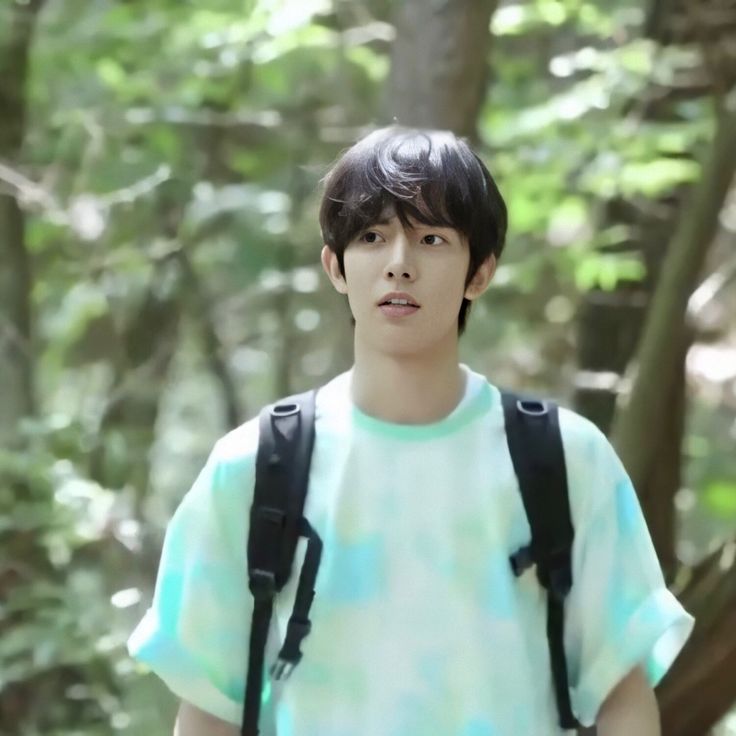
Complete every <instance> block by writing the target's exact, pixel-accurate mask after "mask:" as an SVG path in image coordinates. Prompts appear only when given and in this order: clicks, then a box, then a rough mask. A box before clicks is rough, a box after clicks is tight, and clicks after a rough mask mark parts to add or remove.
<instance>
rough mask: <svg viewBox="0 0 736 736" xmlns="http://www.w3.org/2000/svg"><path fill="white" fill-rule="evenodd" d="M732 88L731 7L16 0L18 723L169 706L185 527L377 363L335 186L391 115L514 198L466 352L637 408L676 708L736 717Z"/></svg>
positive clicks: (525, 377) (673, 2) (57, 730)
mask: <svg viewBox="0 0 736 736" xmlns="http://www.w3.org/2000/svg"><path fill="white" fill-rule="evenodd" d="M735 85H736V4H735V3H734V2H733V0H699V1H697V2H696V0H630V1H629V2H625V1H619V0H528V1H521V2H516V1H514V0H510V1H507V0H501V1H498V2H497V1H496V0H405V1H404V2H399V1H398V0H353V1H347V0H270V1H269V0H207V2H194V1H193V0H149V2H146V3H143V2H139V1H136V0H45V1H44V0H0V392H1V400H0V734H3V735H6V734H13V735H15V734H22V735H23V736H34V735H35V734H43V735H44V736H46V735H48V734H59V735H63V736H72V735H74V736H98V735H102V734H124V735H125V736H138V735H139V734H141V735H143V734H145V735H146V736H163V735H164V734H170V733H171V729H172V724H173V717H174V711H175V708H176V703H175V701H174V699H173V697H172V696H171V695H169V693H168V692H167V691H166V690H165V688H164V687H163V686H162V685H161V684H160V683H159V682H158V680H157V679H156V678H155V677H154V676H152V675H150V674H147V673H146V672H145V671H143V670H142V669H140V668H139V667H138V666H137V665H136V664H135V663H134V662H132V661H131V660H130V659H129V657H128V656H127V654H126V651H125V647H124V643H125V640H126V638H127V636H128V634H129V633H130V630H131V629H132V627H133V625H134V624H135V622H137V620H138V619H139V618H140V616H141V615H142V612H143V610H144V609H145V608H146V607H147V605H148V602H149V601H150V597H151V592H152V585H153V581H154V576H155V573H156V567H157V563H158V555H159V552H160V547H161V542H162V538H163V533H164V530H165V526H166V523H167V521H168V519H169V518H170V516H171V514H172V512H173V510H174V508H175V507H176V505H177V504H178V502H179V500H180V499H181V497H182V496H183V494H184V493H185V492H186V490H187V489H188V488H189V486H190V484H191V483H192V481H193V479H194V477H195V475H196V473H197V472H198V470H199V468H200V467H201V465H202V463H203V461H204V459H205V457H206V456H207V454H208V452H209V450H210V448H211V447H212V445H213V443H214V441H215V440H216V439H217V437H219V436H220V435H222V434H223V433H224V432H226V431H227V430H228V429H230V428H232V427H234V426H236V425H237V424H239V423H241V422H243V421H245V420H246V419H248V418H250V417H252V416H254V415H255V414H256V413H257V411H258V409H259V408H260V407H261V406H262V405H263V404H264V403H266V402H268V401H271V400H273V399H275V398H277V397H279V396H282V395H285V394H288V393H290V392H294V391H299V390H304V389H307V388H309V387H313V386H317V385H320V384H321V383H323V382H325V381H326V380H327V379H329V378H331V377H332V376H334V375H336V374H337V373H339V372H341V371H343V370H345V369H347V368H348V367H349V366H350V364H351V362H352V338H351V334H352V332H351V329H352V328H351V326H350V322H349V312H348V307H347V304H346V302H345V301H344V299H343V297H340V296H339V295H337V294H336V293H335V292H334V291H333V289H332V287H331V286H330V285H329V283H328V281H327V279H326V277H325V276H324V274H323V273H322V272H321V269H320V267H319V250H320V247H321V240H320V233H319V228H318V225H317V213H316V208H317V205H318V201H319V195H320V189H319V180H320V178H321V177H322V176H323V175H324V173H325V172H326V170H327V168H328V166H329V164H330V163H331V162H332V161H334V159H335V157H336V156H337V155H338V154H339V153H340V152H341V151H342V150H344V149H345V148H346V147H347V146H349V145H350V144H351V143H352V142H354V141H355V139H356V138H358V137H359V136H360V135H362V134H364V133H365V132H368V130H369V129H370V128H371V127H373V126H376V125H382V124H387V123H390V122H392V121H393V120H398V122H400V123H403V124H407V125H420V126H427V127H439V128H449V129H452V130H454V131H456V132H457V133H459V134H461V135H464V136H467V137H468V138H469V139H470V141H471V142H472V143H473V144H474V145H475V146H476V147H477V150H478V151H479V153H480V154H481V155H482V157H483V158H484V160H485V161H486V163H487V164H488V166H489V168H490V170H491V172H492V173H493V174H494V176H495V177H496V178H497V180H498V182H499V185H500V188H501V190H502V192H503V194H504V196H505V197H506V199H507V201H508V204H509V209H510V233H509V239H508V244H507V247H506V251H505V253H504V255H503V257H502V259H501V261H500V267H499V269H498V273H497V277H496V278H495V280H494V282H493V284H492V285H491V288H490V289H489V290H488V292H487V293H486V294H485V295H484V297H483V298H482V299H481V300H480V301H479V302H476V304H475V307H474V310H473V312H472V314H471V316H470V321H469V326H468V330H467V332H466V334H465V335H464V336H463V337H462V339H461V349H462V359H463V361H464V362H467V363H469V364H470V365H471V366H472V367H473V368H474V369H475V370H477V371H479V372H483V373H485V374H486V375H487V376H488V377H489V379H490V380H491V381H492V382H494V383H495V384H496V385H500V386H504V387H509V388H517V389H522V390H527V391H529V392H536V393H538V394H544V395H547V396H551V397H553V398H556V399H558V400H559V401H561V402H562V403H564V404H565V405H567V406H570V407H572V408H574V409H576V410H577V411H579V412H581V413H582V414H584V415H586V416H588V417H589V418H591V419H592V420H593V421H594V422H595V423H596V424H597V425H598V426H600V427H601V428H602V429H603V430H604V431H605V432H606V433H607V434H609V436H610V437H611V438H612V441H613V442H614V444H615V446H616V448H617V449H618V451H619V453H620V455H621V457H622V459H623V460H624V462H625V464H626V466H627V468H628V470H629V472H630V474H631V475H632V478H633V480H634V482H635V485H636V487H637V490H638V493H639V496H640V498H641V502H642V506H643V508H644V510H645V513H646V516H647V520H648V522H649V525H650V529H651V531H652V535H653V538H654V540H655V544H656V547H657V552H658V554H659V557H660V560H661V562H662V566H663V568H664V570H665V572H666V576H667V580H668V584H669V585H670V586H671V588H672V589H673V590H674V591H675V593H676V594H677V595H678V597H679V598H680V599H681V600H682V602H683V603H684V605H685V606H686V608H687V609H688V610H689V611H690V612H691V613H693V614H694V615H695V616H696V618H697V626H696V629H695V632H694V634H693V636H692V637H691V640H690V642H689V644H688V646H687V647H686V649H685V651H684V653H683V654H682V655H681V656H680V658H679V659H678V661H677V663H676V666H675V667H674V668H673V670H672V671H671V672H670V674H669V675H668V676H667V678H666V679H665V681H664V682H663V684H662V685H661V687H659V688H658V697H659V700H660V707H661V710H662V718H663V724H664V725H663V733H664V734H666V735H667V736H704V735H705V734H710V735H711V736H726V735H727V734H729V735H731V734H736V713H734V711H733V708H734V705H735V704H736V566H735V565H734V559H735V558H736V452H734V449H735V448H736V191H735V189H736V188H735V187H734V170H735V169H736V87H735ZM245 574H246V573H245V567H244V577H243V580H244V584H245ZM244 666H245V663H244ZM729 711H730V712H731V713H732V715H731V716H730V718H729Z"/></svg>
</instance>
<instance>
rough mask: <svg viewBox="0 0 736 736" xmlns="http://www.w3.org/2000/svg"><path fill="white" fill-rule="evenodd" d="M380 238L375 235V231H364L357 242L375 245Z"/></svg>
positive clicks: (377, 234)
mask: <svg viewBox="0 0 736 736" xmlns="http://www.w3.org/2000/svg"><path fill="white" fill-rule="evenodd" d="M380 238H381V235H380V234H379V233H377V232H376V231H375V230H366V232H364V233H363V234H362V235H361V236H360V237H359V238H358V240H359V241H360V242H361V243H377V242H378V241H379V240H380Z"/></svg>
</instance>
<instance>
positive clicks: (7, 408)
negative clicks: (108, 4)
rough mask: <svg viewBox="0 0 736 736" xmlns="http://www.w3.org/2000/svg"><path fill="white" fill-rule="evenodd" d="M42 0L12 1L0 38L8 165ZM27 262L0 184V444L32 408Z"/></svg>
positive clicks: (10, 201)
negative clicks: (23, 2)
mask: <svg viewBox="0 0 736 736" xmlns="http://www.w3.org/2000/svg"><path fill="white" fill-rule="evenodd" d="M42 5H43V0H30V2H28V3H26V4H25V5H22V4H20V3H15V4H14V5H13V6H12V8H11V9H9V10H7V11H4V14H7V16H8V17H9V22H8V24H7V25H6V26H5V33H3V37H2V39H1V41H0V43H1V45H0V161H3V162H5V163H6V164H8V165H10V166H14V165H16V164H17V163H18V161H19V160H20V150H21V146H22V144H23V139H24V137H25V129H26V111H27V106H28V105H27V99H26V81H27V77H28V59H29V53H30V48H31V42H32V38H33V29H34V27H35V21H36V17H37V16H38V13H39V11H40V9H41V6H42ZM31 288H32V276H31V264H30V259H29V256H28V251H27V250H26V242H25V219H24V215H23V211H22V210H21V207H20V205H19V203H18V198H17V195H16V193H15V192H13V191H4V190H1V189H0V385H1V386H2V387H3V400H2V401H1V402H0V445H2V446H4V447H9V446H13V445H15V444H17V443H18V441H19V440H18V434H17V432H18V422H19V421H20V419H22V418H23V417H24V416H28V415H30V414H32V413H33V411H34V390H33V367H34V366H33V353H32V347H31V345H32V342H31Z"/></svg>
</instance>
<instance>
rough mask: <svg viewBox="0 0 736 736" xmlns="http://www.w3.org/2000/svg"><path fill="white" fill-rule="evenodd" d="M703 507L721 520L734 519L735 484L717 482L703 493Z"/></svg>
mask: <svg viewBox="0 0 736 736" xmlns="http://www.w3.org/2000/svg"><path fill="white" fill-rule="evenodd" d="M703 501H704V503H705V505H706V506H707V507H708V509H710V510H711V511H712V512H713V513H714V514H715V515H716V516H719V517H721V518H722V519H736V483H734V482H733V481H730V480H717V481H713V482H712V483H710V484H709V485H708V486H706V488H705V490H704V491H703Z"/></svg>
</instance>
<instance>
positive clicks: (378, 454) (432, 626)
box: [129, 365, 693, 736]
mask: <svg viewBox="0 0 736 736" xmlns="http://www.w3.org/2000/svg"><path fill="white" fill-rule="evenodd" d="M461 367H462V370H463V371H464V373H465V374H466V379H467V380H466V389H465V394H464V397H463V398H462V400H461V401H460V403H459V404H458V406H457V407H456V408H455V409H454V410H453V411H452V412H451V413H450V414H449V415H448V416H446V417H445V418H444V419H442V420H440V421H437V422H435V423H431V424H423V425H408V424H395V423H389V422H385V421H382V420H379V419H376V418H374V417H370V416H368V415H366V414H364V413H363V412H361V411H360V410H359V409H358V408H357V406H355V405H354V404H353V403H352V400H351V391H350V386H351V383H350V382H351V377H352V371H348V372H346V373H343V374H341V375H339V376H337V377H336V378H334V379H333V380H331V381H330V382H329V383H327V384H326V385H325V386H323V387H322V388H321V389H320V391H319V392H318V394H317V414H316V439H315V447H314V454H313V458H312V466H311V471H310V478H309V493H308V497H307V502H306V509H305V515H306V517H307V518H308V520H309V521H310V522H311V524H312V526H313V527H314V529H315V530H316V531H317V533H318V534H319V535H320V537H321V538H322V540H323V542H324V552H323V556H322V564H321V566H320V570H319V575H318V577H317V583H316V586H315V588H316V595H315V599H314V604H313V606H312V612H311V619H312V623H313V626H312V632H311V634H310V635H309V636H308V637H307V638H306V639H305V640H304V643H303V645H302V650H303V652H304V658H303V659H302V661H301V663H300V664H299V666H298V667H297V668H296V669H295V670H294V672H293V674H292V675H291V677H290V679H288V680H286V681H285V682H267V684H266V687H265V689H264V692H263V709H262V716H261V728H262V733H263V734H264V736H272V735H273V734H277V736H345V735H346V734H350V736H377V734H380V736H517V735H518V736H529V734H539V735H547V734H550V735H552V734H560V733H564V732H563V731H562V730H561V729H560V728H559V726H558V725H557V723H558V718H557V710H556V704H555V699H554V692H553V685H552V679H551V670H550V663H549V653H548V648H547V637H546V597H545V593H544V592H543V590H542V589H541V588H540V586H539V584H538V582H537V579H536V577H535V572H534V569H533V568H530V569H529V570H527V571H526V572H525V573H524V574H523V575H522V576H521V577H519V578H516V577H515V576H514V574H513V572H512V570H511V567H510V564H509V556H510V555H511V554H512V553H513V552H515V551H516V550H518V549H519V548H520V547H522V546H524V545H526V544H527V543H528V542H529V539H530V531H529V525H528V522H527V519H526V516H525V514H524V509H523V506H522V502H521V497H520V495H519V489H518V484H517V481H516V477H515V475H514V470H513V467H512V464H511V458H510V456H509V452H508V447H507V444H506V437H505V433H504V418H503V410H502V406H501V400H500V394H499V391H498V389H497V388H496V387H495V386H493V385H492V384H490V383H489V382H488V381H487V380H486V378H485V377H484V376H482V375H480V374H478V373H476V372H474V371H472V370H470V369H469V368H468V367H467V366H465V365H461ZM560 426H561V430H562V436H563V446H564V451H565V457H566V463H567V469H568V478H569V493H570V503H571V511H572V517H573V523H574V526H575V530H576V533H575V544H574V549H573V575H574V586H573V589H572V592H571V594H570V596H569V598H568V601H567V604H566V624H565V649H566V656H567V662H568V669H569V676H570V695H571V702H572V706H573V710H574V712H575V714H576V715H577V717H578V719H579V720H580V722H581V723H582V724H584V725H591V724H592V723H594V721H595V717H596V713H597V711H598V708H599V707H600V705H601V703H602V702H603V700H604V699H605V697H606V695H607V694H608V693H609V692H610V691H611V689H612V688H613V687H614V685H615V684H616V683H617V682H618V681H619V680H620V679H621V678H622V677H624V676H625V675H626V674H627V673H628V672H629V671H630V670H631V669H632V668H633V667H634V666H635V665H637V664H639V665H641V666H642V668H643V670H644V672H645V673H646V675H647V677H648V679H649V682H650V683H651V684H653V685H654V684H656V683H657V682H658V681H659V680H660V679H661V677H662V676H663V675H664V673H665V672H666V671H667V669H668V668H669V667H670V665H671V663H672V661H673V660H674V659H675V657H676V656H677V654H678V652H679V651H680V649H681V648H682V646H683V644H684V643H685V641H686V639H687V637H688V636H689V634H690V632H691V629H692V626H693V619H692V618H691V617H690V616H689V615H688V614H687V613H686V612H685V611H684V610H683V608H682V607H681V606H680V604H679V603H678V601H677V600H676V599H675V597H674V596H673V595H672V594H671V593H670V592H669V591H668V589H667V587H666V586H665V583H664V580H663V578H662V573H661V571H660V567H659V565H658V562H657V558H656V555H655V551H654V548H653V546H652V542H651V539H650V536H649V533H648V531H647V527H646V525H645V522H644V519H643V517H642V513H641V510H640V506H639V503H638V501H637V497H636V494H635V492H634V489H633V488H632V485H631V482H630V480H629V478H628V476H627V474H626V472H625V470H624V468H623V466H622V464H621V462H620V460H619V459H618V457H617V456H616V454H615V452H614V450H613V449H612V447H611V445H610V444H609V442H608V440H607V439H606V437H605V436H604V435H603V434H602V433H601V432H600V431H599V430H598V429H597V428H596V427H595V426H594V425H593V424H592V423H591V422H590V421H588V420H587V419H585V418H583V417H581V416H580V415H578V414H576V413H574V412H572V411H570V410H567V409H564V408H561V409H560ZM257 444H258V420H257V418H254V419H252V420H251V421H248V422H246V423H245V424H243V425H242V426H240V427H238V428H237V429H235V430H233V431H232V432H230V433H229V434H227V435H225V436H224V437H223V438H222V439H220V440H219V441H218V442H217V443H216V445H215V447H214V449H213V451H212V453H211V456H210V458H209V460H208V461H207V463H206V465H205V467H204V469H203V470H202V471H201V473H200V475H199V477H198V478H197V480H196V481H195V483H194V485H193V487H192V488H191V490H190V491H189V492H188V493H187V494H186V496H185V497H184V499H183V500H182V502H181V504H180V506H179V507H178V509H177V510H176V513H175V514H174V516H173V518H172V520H171V522H170V524H169V527H168V529H167V533H166V539H165V543H164V547H163V553H162V558H161V564H160V569H159V573H158V580H157V584H156V589H155V594H154V598H153V602H152V605H151V607H150V608H149V610H148V611H147V612H146V614H145V616H144V617H143V619H142V621H141V622H140V624H139V625H138V627H137V628H136V630H135V631H134V633H133V634H132V636H131V638H130V641H129V648H130V651H131V653H132V654H133V655H134V656H135V657H136V658H137V659H138V660H140V661H141V662H143V663H145V664H146V665H147V666H148V667H150V668H151V669H152V670H153V671H154V672H155V673H156V674H157V675H158V676H159V677H161V678H162V679H163V680H164V681H165V682H166V684H167V685H168V686H169V688H170V689H171V690H172V691H173V692H174V693H175V694H176V695H177V696H179V697H181V698H183V699H185V700H188V701H190V702H191V703H193V704H194V705H196V706H198V707H199V708H201V709H202V710H205V711H207V712H209V713H212V714H214V715H215V716H218V717H220V718H222V719H224V720H226V721H230V722H232V723H234V724H239V723H240V720H241V716H242V702H243V693H244V689H245V671H246V663H247V660H248V656H247V655H248V651H247V650H248V632H249V623H250V616H251V611H252V603H251V597H250V593H249V592H248V587H247V572H246V558H245V550H246V539H247V527H248V513H249V509H250V504H251V498H252V492H253V484H254V465H255V455H256V449H257ZM305 546H306V543H305V542H304V541H303V540H302V541H301V542H300V546H299V547H298V549H297V560H296V566H295V570H296V571H297V572H298V570H300V569H301V560H302V558H303V555H304V550H305ZM297 578H298V574H295V575H293V576H292V579H291V580H290V582H289V583H288V585H287V587H286V588H285V589H284V590H283V591H282V593H280V594H279V596H278V598H277V602H276V609H275V610H276V615H275V617H274V620H273V625H272V629H271V635H270V638H269V644H268V647H267V656H268V658H267V665H269V664H270V663H271V662H272V661H273V659H274V658H275V656H276V654H277V652H278V650H279V647H280V642H281V641H282V640H283V636H284V634H285V631H286V625H287V622H288V619H289V616H290V614H291V611H292V606H293V600H294V594H295V592H296V584H297Z"/></svg>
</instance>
